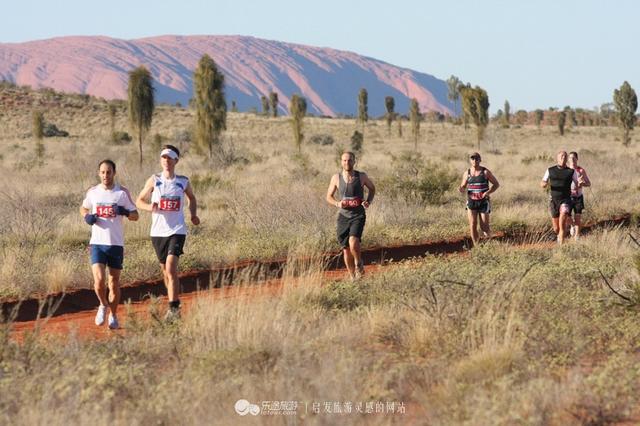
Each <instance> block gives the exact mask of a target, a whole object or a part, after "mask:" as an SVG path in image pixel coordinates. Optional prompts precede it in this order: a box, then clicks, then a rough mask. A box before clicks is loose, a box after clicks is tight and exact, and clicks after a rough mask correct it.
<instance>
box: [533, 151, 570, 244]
mask: <svg viewBox="0 0 640 426" xmlns="http://www.w3.org/2000/svg"><path fill="white" fill-rule="evenodd" d="M556 162H557V163H556V165H555V166H551V167H549V168H548V169H547V171H546V172H545V174H544V176H543V177H542V182H540V186H542V187H543V188H547V187H549V188H550V191H549V213H551V222H552V224H553V231H554V232H555V233H556V234H557V240H558V243H559V244H562V243H563V242H564V239H565V234H566V228H567V227H566V223H567V218H568V215H569V212H570V211H571V184H572V182H575V184H577V182H578V178H577V175H576V172H575V170H573V169H570V168H569V167H567V153H566V151H558V154H557V155H556Z"/></svg>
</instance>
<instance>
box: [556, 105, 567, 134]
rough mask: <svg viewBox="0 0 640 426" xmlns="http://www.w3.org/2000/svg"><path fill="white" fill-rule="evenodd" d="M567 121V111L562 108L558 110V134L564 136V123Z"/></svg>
mask: <svg viewBox="0 0 640 426" xmlns="http://www.w3.org/2000/svg"><path fill="white" fill-rule="evenodd" d="M566 121H567V112H566V111H564V110H562V111H560V112H558V131H559V132H560V136H564V125H565V123H566Z"/></svg>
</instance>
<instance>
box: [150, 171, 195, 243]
mask: <svg viewBox="0 0 640 426" xmlns="http://www.w3.org/2000/svg"><path fill="white" fill-rule="evenodd" d="M152 177H153V183H154V185H153V192H152V193H151V203H152V204H153V203H157V204H158V211H157V212H153V213H151V236H152V237H170V236H171V235H176V234H180V235H186V234H187V225H186V224H185V222H184V213H183V211H182V209H183V207H184V190H185V189H187V185H188V184H189V178H188V177H186V176H181V175H175V177H174V178H173V179H167V178H165V177H164V176H163V175H162V173H159V174H156V175H153V176H152Z"/></svg>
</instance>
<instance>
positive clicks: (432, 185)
mask: <svg viewBox="0 0 640 426" xmlns="http://www.w3.org/2000/svg"><path fill="white" fill-rule="evenodd" d="M391 161H392V170H393V171H392V174H391V176H387V177H386V178H383V179H382V180H381V182H380V187H381V191H384V192H385V193H387V194H389V195H390V196H391V197H392V198H402V199H404V200H407V201H419V202H423V203H427V204H438V203H440V202H441V201H442V197H443V196H444V194H445V193H446V192H447V191H449V190H450V189H451V188H452V187H453V185H454V184H455V181H456V179H457V175H456V173H455V172H454V171H453V170H451V169H450V168H449V167H446V166H443V165H440V164H438V163H435V162H431V161H424V160H423V159H422V155H421V154H416V153H414V152H404V153H402V154H400V155H398V156H395V155H391Z"/></svg>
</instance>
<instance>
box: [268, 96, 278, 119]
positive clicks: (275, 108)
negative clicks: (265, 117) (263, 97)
mask: <svg viewBox="0 0 640 426" xmlns="http://www.w3.org/2000/svg"><path fill="white" fill-rule="evenodd" d="M269 102H271V115H272V116H273V118H276V117H277V116H278V94H277V93H276V92H271V93H269Z"/></svg>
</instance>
